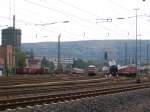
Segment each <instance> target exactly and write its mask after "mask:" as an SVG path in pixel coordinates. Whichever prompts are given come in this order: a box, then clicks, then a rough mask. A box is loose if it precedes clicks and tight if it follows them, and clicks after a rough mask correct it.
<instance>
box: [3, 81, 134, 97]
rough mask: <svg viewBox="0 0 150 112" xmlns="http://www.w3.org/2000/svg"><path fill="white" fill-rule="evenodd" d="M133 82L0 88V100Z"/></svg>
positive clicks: (82, 82) (64, 82)
mask: <svg viewBox="0 0 150 112" xmlns="http://www.w3.org/2000/svg"><path fill="white" fill-rule="evenodd" d="M133 83H135V80H120V81H119V82H117V83H114V82H112V81H108V80H105V79H101V80H100V79H92V80H78V81H74V82H73V81H62V82H55V83H54V82H53V83H42V84H27V85H18V86H12V87H2V88H0V99H6V98H9V97H21V96H23V95H24V96H27V95H37V94H55V93H58V92H59V93H60V92H66V91H72V90H82V89H84V90H85V89H90V88H97V87H101V88H104V87H106V86H110V85H112V86H115V85H125V84H133Z"/></svg>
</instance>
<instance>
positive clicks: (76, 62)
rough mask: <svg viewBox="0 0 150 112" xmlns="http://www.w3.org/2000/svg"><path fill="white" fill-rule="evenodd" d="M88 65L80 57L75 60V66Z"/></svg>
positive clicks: (83, 66) (82, 66)
mask: <svg viewBox="0 0 150 112" xmlns="http://www.w3.org/2000/svg"><path fill="white" fill-rule="evenodd" d="M86 66H87V64H86V62H85V61H84V60H82V59H80V58H78V59H77V60H74V61H73V65H72V67H73V68H85V67H86Z"/></svg>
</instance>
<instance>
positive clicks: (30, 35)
mask: <svg viewBox="0 0 150 112" xmlns="http://www.w3.org/2000/svg"><path fill="white" fill-rule="evenodd" d="M135 8H140V10H138V15H139V16H138V35H141V36H138V38H142V39H149V37H150V1H149V0H147V1H145V2H143V1H142V0H124V1H123V0H1V3H0V9H1V10H0V29H3V28H6V26H5V25H9V26H12V15H13V14H14V13H15V15H16V27H17V28H20V29H21V30H22V42H23V43H27V42H45V41H46V42H47V41H57V37H58V35H59V34H60V33H61V41H76V40H101V39H135V20H136V19H135V10H133V9H135ZM120 17H123V18H125V19H121V20H120V19H117V18H120ZM129 17H130V18H129ZM97 19H99V20H97ZM106 19H108V22H107V21H106ZM111 19H112V21H111ZM63 21H70V22H69V23H62V22H63ZM97 22H98V23H97ZM53 23H55V24H53Z"/></svg>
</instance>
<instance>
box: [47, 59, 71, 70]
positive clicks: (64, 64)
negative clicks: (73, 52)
mask: <svg viewBox="0 0 150 112" xmlns="http://www.w3.org/2000/svg"><path fill="white" fill-rule="evenodd" d="M49 61H51V62H53V63H54V65H55V70H56V69H57V66H58V58H49ZM60 64H61V66H62V69H63V71H71V69H72V64H73V58H61V60H60Z"/></svg>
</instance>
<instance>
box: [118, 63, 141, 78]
mask: <svg viewBox="0 0 150 112" xmlns="http://www.w3.org/2000/svg"><path fill="white" fill-rule="evenodd" d="M138 71H140V70H139V69H138V68H136V66H122V67H119V69H118V72H119V75H121V76H128V77H135V76H136V74H137V73H138Z"/></svg>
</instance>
